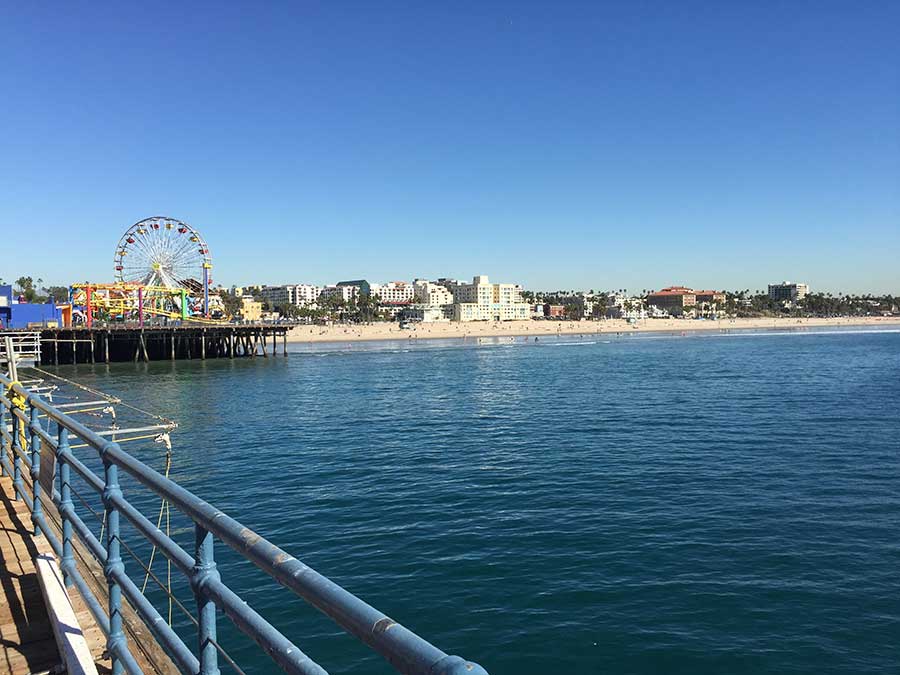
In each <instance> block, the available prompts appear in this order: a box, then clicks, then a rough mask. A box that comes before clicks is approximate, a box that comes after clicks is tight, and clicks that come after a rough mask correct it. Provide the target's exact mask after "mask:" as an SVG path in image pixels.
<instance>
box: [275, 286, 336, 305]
mask: <svg viewBox="0 0 900 675" xmlns="http://www.w3.org/2000/svg"><path fill="white" fill-rule="evenodd" d="M321 292H322V289H321V288H320V287H319V286H314V285H312V284H288V285H286V286H266V287H265V288H263V290H262V296H263V297H264V298H265V299H266V300H268V301H269V304H271V305H272V306H273V307H281V306H283V305H296V306H297V307H311V306H314V305H315V304H316V303H317V302H318V301H319V294H320V293H321Z"/></svg>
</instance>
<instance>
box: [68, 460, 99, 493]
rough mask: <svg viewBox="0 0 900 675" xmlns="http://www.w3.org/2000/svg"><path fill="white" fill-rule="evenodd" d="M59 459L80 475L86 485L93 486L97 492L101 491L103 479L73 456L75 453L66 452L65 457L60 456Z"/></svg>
mask: <svg viewBox="0 0 900 675" xmlns="http://www.w3.org/2000/svg"><path fill="white" fill-rule="evenodd" d="M60 460H61V461H63V462H65V463H66V464H68V465H69V466H71V467H72V468H73V469H75V473H77V474H78V475H79V476H81V477H82V478H83V479H84V481H85V482H86V483H87V484H88V485H90V486H91V487H92V488H94V490H95V491H96V492H97V494H102V493H103V481H102V480H101V479H100V477H99V476H98V475H97V474H95V473H94V472H93V471H91V470H90V469H89V468H88V467H87V466H86V465H85V464H83V463H82V461H81V460H80V459H78V458H77V457H75V455H73V454H68V455H66V456H65V457H61V458H60Z"/></svg>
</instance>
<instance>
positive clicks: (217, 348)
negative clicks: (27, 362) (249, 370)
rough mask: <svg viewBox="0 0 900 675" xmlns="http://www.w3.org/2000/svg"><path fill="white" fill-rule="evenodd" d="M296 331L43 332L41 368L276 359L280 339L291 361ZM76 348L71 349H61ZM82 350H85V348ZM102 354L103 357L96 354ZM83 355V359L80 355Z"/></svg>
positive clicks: (183, 328)
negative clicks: (289, 335)
mask: <svg viewBox="0 0 900 675" xmlns="http://www.w3.org/2000/svg"><path fill="white" fill-rule="evenodd" d="M292 328H293V326H272V325H258V324H249V325H223V326H190V325H188V326H184V325H179V326H151V325H148V324H145V325H144V328H140V327H139V326H137V325H135V326H127V327H125V326H123V327H116V326H103V327H99V326H97V325H96V324H94V326H92V327H90V328H88V327H77V328H48V329H45V330H42V331H41V344H42V346H43V348H44V349H43V350H42V354H43V357H42V363H44V364H50V363H52V364H53V365H67V364H72V365H77V364H78V362H79V361H81V362H82V363H85V362H90V363H96V362H98V360H102V362H103V363H117V362H123V361H132V362H134V363H138V362H139V361H142V362H144V363H149V362H150V361H163V360H171V361H176V360H178V359H193V358H199V359H202V360H206V359H216V358H226V357H227V358H229V359H234V358H236V357H238V356H241V357H250V358H255V357H256V356H262V357H264V358H269V356H270V354H269V349H268V346H269V342H270V341H271V345H272V350H271V351H272V354H271V356H277V355H278V351H279V350H278V338H279V337H280V338H281V340H282V345H283V349H282V353H283V355H284V356H287V333H288V331H290V330H291V329H292ZM60 345H72V349H71V351H70V350H66V349H60ZM82 345H84V346H82ZM98 348H99V350H100V351H101V353H100V354H98V353H97V350H98ZM79 351H80V356H79Z"/></svg>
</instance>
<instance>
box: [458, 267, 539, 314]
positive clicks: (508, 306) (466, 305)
mask: <svg viewBox="0 0 900 675" xmlns="http://www.w3.org/2000/svg"><path fill="white" fill-rule="evenodd" d="M449 289H450V291H451V292H452V293H453V301H454V304H453V320H454V321H519V320H525V319H529V318H530V317H531V309H530V307H529V305H528V304H527V303H525V302H522V287H521V286H519V285H518V284H492V283H491V282H490V280H489V279H488V278H487V276H486V275H479V276H477V277H474V278H473V279H472V283H471V284H466V283H459V282H457V283H456V284H453V285H449Z"/></svg>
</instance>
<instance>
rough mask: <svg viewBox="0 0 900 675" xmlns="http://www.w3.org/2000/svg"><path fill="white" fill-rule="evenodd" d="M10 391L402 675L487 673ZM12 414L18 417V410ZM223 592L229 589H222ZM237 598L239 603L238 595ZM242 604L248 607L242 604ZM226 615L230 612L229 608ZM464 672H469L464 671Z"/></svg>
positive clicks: (38, 402)
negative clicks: (285, 588)
mask: <svg viewBox="0 0 900 675" xmlns="http://www.w3.org/2000/svg"><path fill="white" fill-rule="evenodd" d="M0 384H6V385H7V386H9V385H10V382H9V380H8V379H7V378H5V377H3V376H0ZM11 388H12V390H13V391H15V392H16V393H17V394H20V395H24V396H26V397H27V402H28V403H29V404H30V405H31V406H32V407H33V408H36V409H38V410H40V411H43V412H45V413H46V414H47V416H48V417H49V418H50V419H52V420H54V421H55V422H56V423H57V424H58V425H59V426H61V427H62V428H65V429H68V430H69V431H70V432H72V433H74V434H75V435H76V436H78V437H80V438H81V440H82V441H84V442H85V443H87V444H88V445H90V446H92V447H94V448H95V449H96V450H97V451H98V452H99V453H100V456H101V457H102V458H103V460H104V461H105V462H109V463H111V464H113V465H116V466H118V467H120V468H122V469H124V470H125V471H126V472H127V473H129V474H130V475H131V476H133V477H134V478H135V479H137V481H138V482H139V483H141V484H142V485H144V486H145V487H147V488H149V489H150V490H151V491H152V492H154V493H156V494H157V495H158V496H160V497H162V498H164V499H166V500H168V501H169V502H170V503H171V504H172V505H173V506H175V507H176V508H178V509H179V510H180V511H182V512H183V513H185V514H186V515H188V516H189V517H190V518H191V519H192V520H193V521H194V522H195V523H196V524H197V525H199V526H200V527H203V528H204V529H206V530H207V531H208V532H210V533H211V534H212V535H213V536H215V537H217V538H218V539H220V540H221V541H222V542H223V543H225V544H226V545H227V546H229V547H230V548H232V549H234V550H235V551H236V552H238V553H239V554H240V555H242V556H243V557H244V558H246V559H247V560H249V561H250V562H252V563H253V564H254V565H256V566H257V567H259V568H260V569H261V570H263V571H264V572H265V573H266V574H268V575H269V576H271V577H272V578H273V579H275V580H276V581H278V582H279V583H281V584H282V585H284V586H286V587H287V588H289V589H291V590H292V591H293V592H294V593H296V594H297V595H299V596H300V597H302V598H303V599H305V600H306V601H307V602H309V603H310V604H312V605H313V606H314V607H316V608H317V609H318V610H319V611H321V612H322V613H324V614H325V615H327V616H329V617H330V618H331V619H332V620H334V621H335V622H336V623H337V624H338V625H339V626H341V627H342V628H344V629H345V630H346V631H347V632H349V633H351V634H353V635H355V636H356V637H357V638H358V639H360V640H361V641H362V642H364V643H365V644H367V645H369V646H370V647H371V648H372V649H374V650H375V651H377V652H378V653H379V654H381V655H382V656H383V657H384V658H385V659H386V660H387V661H388V662H389V663H391V664H392V665H393V666H394V667H395V668H396V669H398V670H399V671H401V672H403V673H410V674H420V673H421V674H426V673H427V674H429V675H441V674H445V673H451V672H456V671H458V672H467V673H470V675H480V674H482V673H485V672H486V671H484V669H483V668H481V667H480V666H478V665H476V664H473V663H468V662H465V661H463V660H462V659H461V658H459V657H456V656H448V655H447V654H446V653H444V652H443V651H441V650H440V649H438V648H437V647H435V646H434V645H432V644H431V643H429V642H428V641H426V640H424V639H423V638H421V637H419V636H418V635H416V634H415V633H413V632H412V631H410V630H408V629H407V628H405V627H404V626H402V625H400V624H397V623H396V622H394V621H393V620H392V619H390V618H388V617H387V616H386V615H384V614H383V613H381V612H379V611H378V610H377V609H375V608H374V607H372V606H371V605H369V604H367V603H366V602H364V601H363V600H361V599H360V598H357V597H356V596H354V595H353V594H352V593H350V592H349V591H347V590H346V589H344V588H342V587H341V586H339V585H338V584H336V583H334V582H333V581H331V580H330V579H328V578H327V577H325V576H323V575H321V574H319V573H318V572H316V571H315V570H313V569H312V568H310V567H308V566H307V565H305V564H304V563H303V562H301V561H300V560H298V559H297V558H295V557H293V556H291V555H289V554H288V553H286V552H285V551H284V550H283V549H281V548H280V547H278V546H275V545H274V544H272V543H271V542H269V541H268V540H266V539H265V538H263V537H261V536H260V535H258V534H257V533H255V532H254V531H253V530H250V529H249V528H247V527H244V526H243V525H242V524H241V523H240V522H238V521H237V520H235V519H234V518H232V517H230V516H228V515H226V514H225V513H223V512H222V511H220V510H219V509H216V508H215V507H213V506H212V505H211V504H209V503H208V502H206V501H204V500H203V499H201V498H199V497H197V496H196V495H194V494H192V493H191V492H189V491H188V490H186V489H185V488H183V487H181V486H180V485H178V484H177V483H175V482H174V481H172V480H170V479H168V478H166V477H164V476H163V475H161V474H160V473H159V472H157V471H155V470H154V469H152V468H151V467H150V466H148V465H147V464H145V463H143V462H141V461H140V460H138V459H136V458H134V457H132V456H131V455H129V454H128V453H126V452H124V451H123V450H122V449H121V448H120V447H119V445H118V444H117V443H112V442H110V441H108V440H106V439H105V438H103V437H102V436H100V435H99V434H98V433H97V432H95V431H93V430H91V429H89V428H88V427H86V426H85V425H83V424H81V423H79V422H77V421H76V420H74V419H72V418H70V417H68V416H66V415H65V414H63V413H61V412H60V411H57V410H56V409H54V408H53V407H52V406H50V405H48V404H47V403H45V402H44V401H43V400H42V399H41V398H40V397H38V396H34V395H33V394H30V393H29V392H28V391H26V390H25V389H24V388H22V387H21V386H19V385H13V386H12V387H11ZM13 412H14V413H16V410H13ZM25 422H26V423H28V420H27V419H26V420H25ZM223 588H227V587H224V586H223ZM229 592H230V591H229ZM234 597H235V598H237V596H236V595H235V596H234ZM214 601H215V600H214ZM241 603H242V606H244V607H246V605H245V604H243V601H241ZM217 604H218V603H217ZM223 611H225V609H224V608H223ZM236 617H237V618H235V617H232V620H233V621H236V622H237V621H238V620H240V617H241V615H240V614H237V615H236ZM247 627H250V628H252V624H248V625H247ZM272 630H273V631H274V632H275V634H277V635H278V636H279V637H281V638H283V639H285V640H287V639H286V638H284V636H283V635H281V634H280V633H278V632H277V631H275V630H274V629H272ZM298 651H299V650H298ZM273 658H274V656H273ZM463 668H464V669H465V671H463V670H462V669H463ZM298 672H304V671H298ZM309 672H318V671H309Z"/></svg>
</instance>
